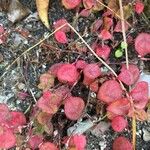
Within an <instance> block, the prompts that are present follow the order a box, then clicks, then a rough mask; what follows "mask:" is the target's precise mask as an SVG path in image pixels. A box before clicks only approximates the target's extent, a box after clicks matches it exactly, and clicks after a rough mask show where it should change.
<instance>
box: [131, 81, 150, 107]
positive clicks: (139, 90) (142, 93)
mask: <svg viewBox="0 0 150 150" xmlns="http://www.w3.org/2000/svg"><path fill="white" fill-rule="evenodd" d="M130 94H131V96H132V98H133V101H134V106H135V107H136V108H138V109H143V108H145V106H146V104H147V103H148V83H147V82H144V81H141V82H138V83H137V84H136V86H135V87H134V88H133V89H132V91H131V93H130Z"/></svg>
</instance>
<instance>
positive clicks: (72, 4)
mask: <svg viewBox="0 0 150 150" xmlns="http://www.w3.org/2000/svg"><path fill="white" fill-rule="evenodd" d="M80 3H81V0H62V4H63V5H64V6H65V8H66V9H74V8H76V7H77V6H78V5H80Z"/></svg>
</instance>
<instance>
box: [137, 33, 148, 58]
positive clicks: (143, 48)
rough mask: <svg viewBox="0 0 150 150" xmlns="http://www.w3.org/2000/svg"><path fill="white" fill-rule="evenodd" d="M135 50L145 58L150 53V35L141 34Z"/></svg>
mask: <svg viewBox="0 0 150 150" xmlns="http://www.w3.org/2000/svg"><path fill="white" fill-rule="evenodd" d="M135 50H136V51H137V52H138V54H139V55H141V56H142V57H144V56H145V55H147V54H149V53H150V34H148V33H140V34H139V35H138V36H137V37H136V39H135Z"/></svg>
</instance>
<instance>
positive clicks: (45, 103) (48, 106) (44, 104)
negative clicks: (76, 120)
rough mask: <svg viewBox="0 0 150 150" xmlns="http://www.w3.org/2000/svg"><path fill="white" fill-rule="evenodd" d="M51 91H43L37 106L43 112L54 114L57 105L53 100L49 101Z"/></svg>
mask: <svg viewBox="0 0 150 150" xmlns="http://www.w3.org/2000/svg"><path fill="white" fill-rule="evenodd" d="M51 95H52V94H51V93H50V92H48V91H47V92H44V94H43V96H42V97H41V98H40V99H39V100H38V102H37V106H38V107H39V108H40V109H42V111H43V112H46V113H49V114H54V113H56V112H57V110H58V106H57V104H56V103H55V102H51Z"/></svg>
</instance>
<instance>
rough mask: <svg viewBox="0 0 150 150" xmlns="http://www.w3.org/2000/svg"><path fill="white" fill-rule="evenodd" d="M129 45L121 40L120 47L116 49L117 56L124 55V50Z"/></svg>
mask: <svg viewBox="0 0 150 150" xmlns="http://www.w3.org/2000/svg"><path fill="white" fill-rule="evenodd" d="M127 46H128V45H127V43H125V42H121V44H120V46H119V48H118V49H117V50H116V51H115V57H116V58H121V57H122V56H123V53H124V50H125V48H126V47H127Z"/></svg>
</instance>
